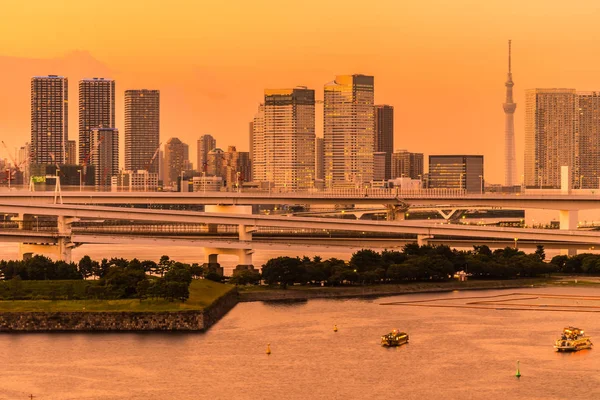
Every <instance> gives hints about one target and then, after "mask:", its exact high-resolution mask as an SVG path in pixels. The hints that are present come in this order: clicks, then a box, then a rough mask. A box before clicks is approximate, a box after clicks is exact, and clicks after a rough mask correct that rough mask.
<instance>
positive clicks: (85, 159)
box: [81, 136, 104, 184]
mask: <svg viewBox="0 0 600 400" xmlns="http://www.w3.org/2000/svg"><path fill="white" fill-rule="evenodd" d="M103 140H104V136H101V137H100V139H98V142H97V143H96V144H95V145H94V147H92V149H90V152H89V153H87V155H86V156H85V158H84V159H83V164H82V168H81V174H82V175H83V178H82V181H83V183H84V184H85V178H86V174H87V166H88V163H89V162H90V159H91V158H92V154H94V153H95V152H96V151H98V148H99V147H100V144H101V143H102V141H103Z"/></svg>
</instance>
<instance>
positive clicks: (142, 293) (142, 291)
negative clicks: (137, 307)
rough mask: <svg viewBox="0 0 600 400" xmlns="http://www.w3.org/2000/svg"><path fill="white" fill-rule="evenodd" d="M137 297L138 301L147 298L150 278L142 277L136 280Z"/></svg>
mask: <svg viewBox="0 0 600 400" xmlns="http://www.w3.org/2000/svg"><path fill="white" fill-rule="evenodd" d="M135 289H136V292H137V297H138V299H140V303H141V302H142V300H144V299H146V298H148V290H149V289H150V280H148V279H142V280H141V281H138V283H137V285H136V287H135Z"/></svg>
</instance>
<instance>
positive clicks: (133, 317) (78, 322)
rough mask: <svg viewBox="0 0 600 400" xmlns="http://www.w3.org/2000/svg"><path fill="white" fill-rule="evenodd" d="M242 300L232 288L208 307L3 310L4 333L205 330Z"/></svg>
mask: <svg viewBox="0 0 600 400" xmlns="http://www.w3.org/2000/svg"><path fill="white" fill-rule="evenodd" d="M237 302H238V297H237V292H236V291H235V290H232V291H230V292H228V293H227V294H225V295H223V296H222V297H220V298H219V299H217V300H216V301H215V302H214V303H213V304H211V305H210V306H209V307H207V308H206V309H204V310H186V311H157V312H127V311H125V312H123V311H107V312H86V311H77V312H3V313H0V332H68V331H80V332H91V331H93V332H108V331H133V332H135V331H205V330H207V329H208V328H210V327H211V326H212V325H213V324H215V323H216V322H217V321H218V320H219V319H220V318H221V317H223V316H224V315H225V314H227V313H228V312H229V310H231V309H232V308H233V307H234V306H235V305H236V304H237Z"/></svg>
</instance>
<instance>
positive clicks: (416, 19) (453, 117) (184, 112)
mask: <svg viewBox="0 0 600 400" xmlns="http://www.w3.org/2000/svg"><path fill="white" fill-rule="evenodd" d="M599 20H600V2H598V1H597V0H576V1H570V2H566V1H564V0H526V1H524V0H503V1H499V0H455V1H448V0H435V1H434V0H420V1H404V0H377V1H371V2H368V1H354V0H344V1H338V0H302V1H271V0H254V1H241V0H234V1H233V0H230V1H226V0H223V1H204V0H197V1H191V0H170V1H159V0H104V1H91V0H88V1H81V0H76V1H75V0H62V1H61V0H56V1H46V0H44V1H39V0H29V1H17V0H0V72H1V73H2V75H1V76H2V85H1V86H0V138H1V139H2V140H4V141H5V142H6V143H7V145H8V146H9V148H10V149H11V151H14V148H15V147H18V146H21V145H23V144H24V143H25V141H29V136H30V126H29V124H30V122H29V117H30V110H29V96H30V93H29V84H30V78H31V76H33V75H47V74H57V75H64V76H67V77H68V78H69V99H70V107H69V113H70V118H69V125H70V126H69V138H70V139H77V136H78V132H77V82H78V80H79V79H81V78H84V77H100V76H103V77H107V78H114V79H116V81H117V128H119V129H120V131H121V139H122V136H123V127H124V126H123V92H124V91H125V90H126V89H136V88H148V89H159V90H160V91H161V141H162V142H163V143H164V142H166V140H168V139H169V138H171V137H174V136H175V137H179V138H180V139H181V140H183V141H184V142H186V143H188V144H189V145H190V153H191V154H190V156H191V159H192V161H193V162H194V164H195V161H196V149H195V143H196V140H197V139H198V137H199V136H200V135H202V134H205V133H210V134H212V135H213V136H215V138H216V139H217V145H218V146H219V147H222V148H226V147H227V146H228V145H237V146H238V149H239V150H248V122H249V121H250V120H251V118H252V116H253V115H254V113H255V111H256V107H257V105H258V104H259V102H260V101H261V98H262V96H263V90H264V89H265V88H284V87H293V86H297V85H306V86H308V87H310V88H313V89H315V90H316V94H317V98H319V99H322V98H323V85H324V84H325V83H326V82H328V81H331V80H333V78H334V76H335V75H336V74H353V73H363V74H371V75H374V76H375V99H376V102H377V103H385V104H391V105H393V106H394V107H395V146H394V147H395V148H396V149H408V150H410V151H415V152H424V153H425V155H429V154H452V153H467V154H483V155H484V156H485V168H486V171H485V177H486V180H487V181H488V182H498V183H500V182H502V181H503V176H504V174H503V151H504V148H503V140H504V114H503V111H502V102H503V100H504V94H505V89H504V81H505V80H506V69H507V61H506V57H507V54H506V53H507V40H508V39H512V40H513V74H514V81H515V101H516V102H517V104H518V105H517V111H516V114H515V132H516V138H517V157H518V158H517V159H518V168H519V171H521V170H522V168H523V162H522V160H523V119H524V108H525V107H524V103H523V99H524V90H525V89H527V88H534V87H573V88H576V89H578V90H586V91H587V90H600V52H599V51H598V48H600V29H598V21H599ZM318 112H319V111H318ZM319 117H320V116H319ZM320 119H321V118H319V120H320ZM317 135H318V136H322V129H321V126H320V124H319V126H318V128H317ZM122 149H123V148H122ZM121 151H122V150H121ZM0 157H2V158H5V157H7V154H6V151H5V150H4V149H1V150H0ZM521 173H522V172H519V175H521Z"/></svg>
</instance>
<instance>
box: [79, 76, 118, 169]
mask: <svg viewBox="0 0 600 400" xmlns="http://www.w3.org/2000/svg"><path fill="white" fill-rule="evenodd" d="M93 128H116V124H115V81H114V80H112V79H104V78H91V79H82V80H80V81H79V164H82V165H83V164H84V163H85V161H86V159H88V161H89V157H90V156H89V154H90V151H91V150H92V148H91V147H90V134H91V132H92V129H93Z"/></svg>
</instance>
